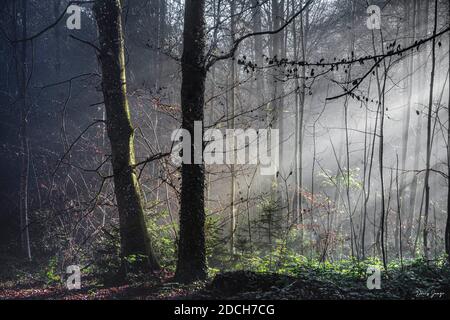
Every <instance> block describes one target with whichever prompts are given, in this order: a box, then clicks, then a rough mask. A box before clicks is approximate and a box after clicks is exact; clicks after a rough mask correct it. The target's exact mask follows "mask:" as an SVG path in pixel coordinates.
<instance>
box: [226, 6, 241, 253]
mask: <svg viewBox="0 0 450 320" xmlns="http://www.w3.org/2000/svg"><path fill="white" fill-rule="evenodd" d="M230 6H231V10H230V15H231V19H230V22H231V28H230V30H231V39H232V42H233V43H234V40H235V33H236V17H235V15H236V0H231V4H230ZM236 55H237V54H235V56H234V57H233V59H231V60H230V69H231V70H230V71H231V75H230V81H229V84H230V93H229V98H230V99H229V101H230V103H229V105H228V106H229V108H230V109H229V113H228V117H229V118H230V119H229V123H228V127H229V129H232V130H233V129H234V127H235V113H236V87H237V85H238V82H239V79H238V73H237V70H236V69H237V68H236V62H235V58H236ZM233 139H234V138H233ZM233 149H235V146H234V142H233ZM227 151H228V152H233V163H232V164H230V175H231V190H230V254H231V255H234V242H235V240H234V233H235V231H236V202H235V198H236V173H235V165H234V162H235V161H236V156H235V155H236V153H235V150H227Z"/></svg>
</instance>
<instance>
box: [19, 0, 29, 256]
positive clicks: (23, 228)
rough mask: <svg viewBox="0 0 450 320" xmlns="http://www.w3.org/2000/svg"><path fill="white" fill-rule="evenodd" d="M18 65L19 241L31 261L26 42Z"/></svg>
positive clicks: (24, 4)
mask: <svg viewBox="0 0 450 320" xmlns="http://www.w3.org/2000/svg"><path fill="white" fill-rule="evenodd" d="M21 16H22V18H21V22H22V38H23V39H25V38H26V37H27V0H22V1H21ZM19 61H20V62H19V63H18V65H19V66H18V68H17V70H18V82H19V83H18V85H19V90H20V91H19V100H20V108H21V109H20V129H19V138H20V162H21V163H20V166H21V170H20V191H19V197H20V199H19V209H20V211H19V212H20V239H21V249H22V254H23V256H24V257H26V258H27V259H28V261H31V247H30V231H29V221H28V180H29V179H28V178H29V172H30V149H29V144H28V132H27V131H28V111H29V110H28V109H29V108H28V105H27V87H28V84H27V42H26V41H23V42H22V44H21V50H20V59H19Z"/></svg>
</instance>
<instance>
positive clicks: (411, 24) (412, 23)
mask: <svg viewBox="0 0 450 320" xmlns="http://www.w3.org/2000/svg"><path fill="white" fill-rule="evenodd" d="M409 4H410V1H409V0H405V2H404V5H405V16H406V21H407V24H406V25H405V26H406V27H405V34H406V32H408V30H411V31H410V35H411V39H412V40H407V41H411V42H414V39H415V37H416V6H417V0H414V1H413V2H412V12H411V16H410V6H409ZM405 45H406V41H405ZM404 47H405V46H404ZM405 69H406V74H407V86H408V92H407V98H406V99H407V103H406V110H405V122H404V127H403V136H402V162H401V170H402V172H404V171H405V170H406V160H407V158H408V141H409V126H410V123H411V104H412V89H413V72H414V55H411V56H410V57H409V59H408V62H407V63H405ZM405 187H406V183H405V174H402V175H401V178H400V195H399V198H400V201H401V204H400V210H404V209H403V208H405V207H406V206H405V197H404V195H405ZM399 214H400V215H401V212H400V213H399ZM411 216H412V215H411V214H409V215H408V217H411ZM401 232H402V230H400V231H399V232H398V233H399V235H400V236H402V235H401ZM396 239H397V237H396ZM400 249H401V248H400Z"/></svg>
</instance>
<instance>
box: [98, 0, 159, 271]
mask: <svg viewBox="0 0 450 320" xmlns="http://www.w3.org/2000/svg"><path fill="white" fill-rule="evenodd" d="M121 12H122V8H121V2H120V0H97V1H96V2H95V5H94V13H95V18H96V20H97V25H98V31H99V42H100V53H99V60H100V64H101V68H102V89H103V96H104V100H105V108H106V127H107V132H108V137H109V140H110V143H111V153H112V160H111V161H112V166H113V173H114V191H115V195H116V200H117V207H118V210H119V222H120V240H121V250H122V257H127V256H130V255H141V256H144V257H145V259H144V261H143V262H144V263H143V264H141V265H142V266H143V267H144V268H149V269H150V270H157V269H159V263H158V261H157V259H156V257H155V255H154V253H153V249H152V245H151V240H150V237H149V235H148V232H147V228H146V224H145V219H144V207H143V203H142V198H141V190H140V187H139V182H138V180H137V177H136V173H135V155H134V129H133V127H132V124H131V118H130V109H129V105H128V99H127V88H126V71H125V55H124V40H123V31H122V18H121ZM124 271H126V270H124Z"/></svg>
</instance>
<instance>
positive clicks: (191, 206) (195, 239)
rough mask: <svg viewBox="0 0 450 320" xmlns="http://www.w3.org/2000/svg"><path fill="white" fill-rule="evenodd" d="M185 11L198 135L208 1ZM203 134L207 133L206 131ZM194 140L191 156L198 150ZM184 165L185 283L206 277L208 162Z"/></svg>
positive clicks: (189, 86) (187, 86)
mask: <svg viewBox="0 0 450 320" xmlns="http://www.w3.org/2000/svg"><path fill="white" fill-rule="evenodd" d="M184 10H185V12H184V31H183V40H184V43H183V45H184V48H183V55H182V58H181V66H182V77H183V79H182V85H181V107H182V116H183V120H182V128H183V129H185V130H187V131H188V132H189V133H190V135H191V137H194V121H200V122H202V123H203V117H204V115H203V104H204V94H205V79H206V70H205V61H204V60H205V53H204V51H205V34H206V33H205V32H206V31H205V28H206V24H205V16H204V15H205V0H186V1H185V9H184ZM202 134H203V133H202ZM193 140H194V139H191V143H192V144H191V149H192V150H191V155H192V157H193V156H194V153H195V152H202V150H194V141H193ZM191 162H192V164H183V165H182V169H181V170H182V184H181V208H180V240H179V244H178V263H177V271H176V278H177V279H178V280H180V281H182V282H191V281H195V280H200V279H205V278H206V276H207V267H206V256H205V209H204V183H205V182H204V178H205V166H204V164H203V163H202V164H194V162H193V161H191Z"/></svg>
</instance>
